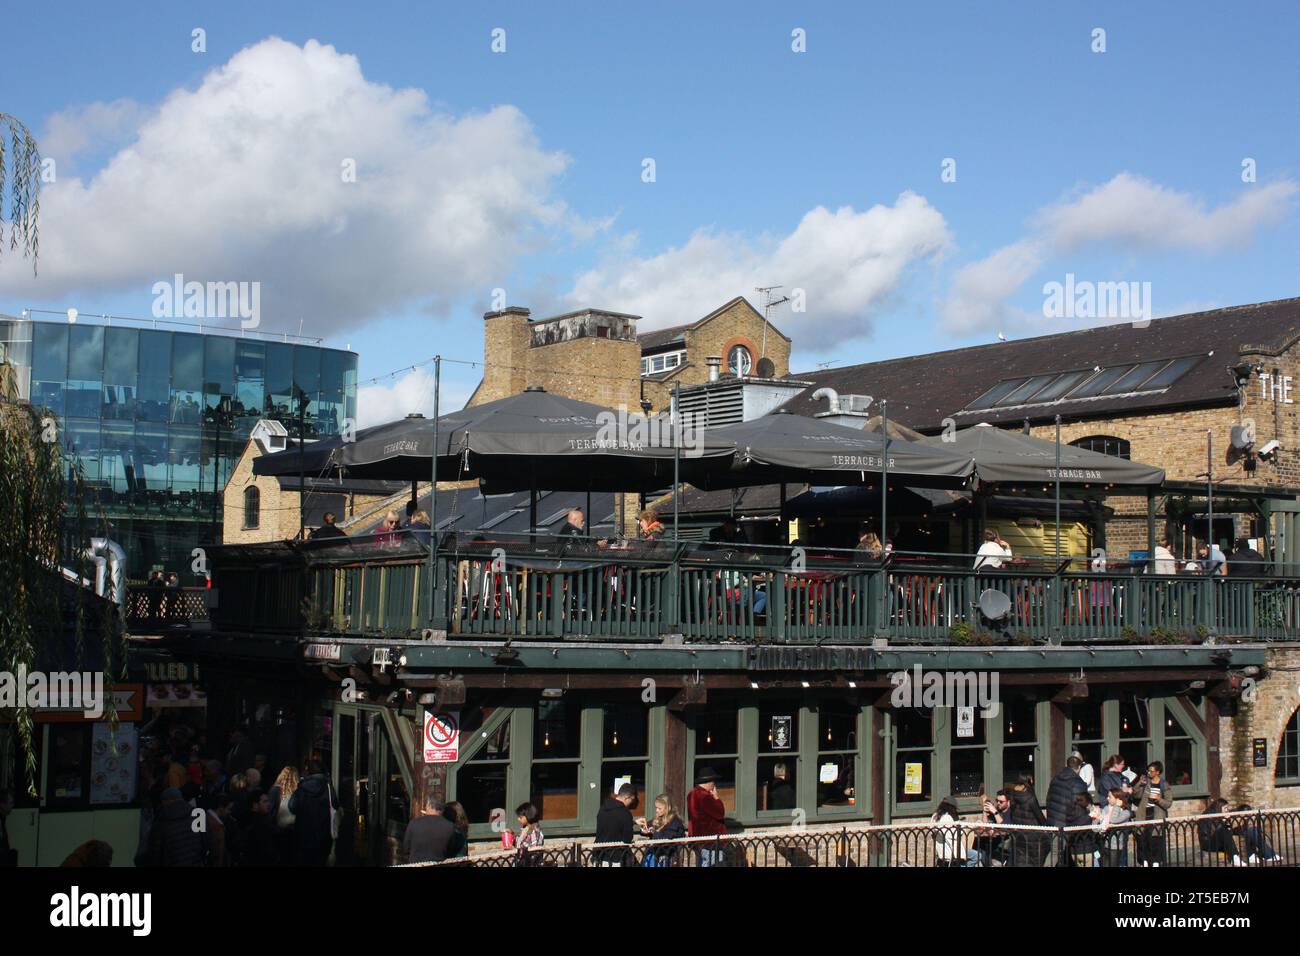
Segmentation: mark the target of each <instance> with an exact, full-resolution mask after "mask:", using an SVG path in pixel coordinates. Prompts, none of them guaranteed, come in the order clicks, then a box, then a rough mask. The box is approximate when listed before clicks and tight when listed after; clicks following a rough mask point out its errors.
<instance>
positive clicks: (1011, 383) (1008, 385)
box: [966, 378, 1025, 409]
mask: <svg viewBox="0 0 1300 956" xmlns="http://www.w3.org/2000/svg"><path fill="white" fill-rule="evenodd" d="M1024 383H1025V379H1023V378H1013V379H1008V380H1007V381H1005V382H998V384H996V385H994V386H993V387H992V388H990V389H989V390H988V391H987V392H985V393H984V394H983V395H981V396H980V397H979V398H977V399H975V401H973V402H971V403H970V404H969V405H967V406H966V407H967V408H970V409H976V408H989V407H991V406H992V405H994V404H995V403H997V401H998V400H999V399H1001V398H1002V396H1004V395H1006V394H1007V393H1008V392H1010V391H1011V390H1012V389H1013V388H1019V387H1020V386H1021V385H1023V384H1024Z"/></svg>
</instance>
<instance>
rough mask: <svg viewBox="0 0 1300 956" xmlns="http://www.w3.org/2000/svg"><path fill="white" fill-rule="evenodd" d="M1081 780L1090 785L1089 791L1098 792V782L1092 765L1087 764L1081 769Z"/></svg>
mask: <svg viewBox="0 0 1300 956" xmlns="http://www.w3.org/2000/svg"><path fill="white" fill-rule="evenodd" d="M1079 779H1080V780H1082V781H1083V782H1084V783H1086V784H1087V785H1088V789H1089V790H1091V791H1092V792H1093V793H1096V792H1097V781H1096V779H1095V777H1094V771H1093V769H1092V764H1090V763H1085V764H1084V765H1083V766H1082V767H1080V768H1079Z"/></svg>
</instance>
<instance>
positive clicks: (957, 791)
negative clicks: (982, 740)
mask: <svg viewBox="0 0 1300 956" xmlns="http://www.w3.org/2000/svg"><path fill="white" fill-rule="evenodd" d="M948 765H949V768H950V770H951V779H950V783H949V789H950V791H951V793H952V795H953V796H956V797H973V796H975V795H976V794H977V793H979V788H980V787H981V786H982V785H983V783H984V748H983V747H957V748H955V749H953V750H952V751H950V752H949V754H948Z"/></svg>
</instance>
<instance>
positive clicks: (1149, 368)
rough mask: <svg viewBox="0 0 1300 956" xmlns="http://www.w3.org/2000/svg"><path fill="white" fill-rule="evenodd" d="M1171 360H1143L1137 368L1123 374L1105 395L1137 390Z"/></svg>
mask: <svg viewBox="0 0 1300 956" xmlns="http://www.w3.org/2000/svg"><path fill="white" fill-rule="evenodd" d="M1168 364H1169V362H1168V361H1166V360H1165V359H1161V360H1160V361H1158V362H1143V363H1142V364H1141V365H1139V366H1138V367H1137V368H1135V369H1133V370H1132V371H1131V372H1129V373H1128V374H1127V375H1122V376H1120V378H1118V379H1117V380H1116V381H1115V383H1114V384H1112V385H1111V386H1110V387H1109V388H1107V389H1106V390H1105V391H1104V392H1103V393H1102V394H1103V395H1121V394H1123V393H1124V392H1136V391H1138V390H1140V389H1142V388H1144V387H1145V386H1144V385H1143V384H1142V383H1143V382H1145V381H1146V380H1147V379H1149V378H1151V376H1152V375H1154V374H1155V373H1156V372H1158V371H1160V370H1161V369H1162V368H1164V367H1165V366H1166V365H1168Z"/></svg>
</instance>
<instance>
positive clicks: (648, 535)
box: [636, 508, 664, 541]
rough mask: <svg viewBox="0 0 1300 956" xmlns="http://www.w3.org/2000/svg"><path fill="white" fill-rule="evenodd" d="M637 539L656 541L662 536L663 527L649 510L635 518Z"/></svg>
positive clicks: (657, 517)
mask: <svg viewBox="0 0 1300 956" xmlns="http://www.w3.org/2000/svg"><path fill="white" fill-rule="evenodd" d="M636 531H637V537H638V538H640V539H641V540H642V541H658V540H659V539H660V538H662V537H663V536H664V525H663V522H662V521H660V520H659V516H658V515H656V514H655V513H654V512H653V511H651V510H650V509H649V508H646V509H645V510H643V511H642V512H641V513H640V514H639V515H637V516H636Z"/></svg>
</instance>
